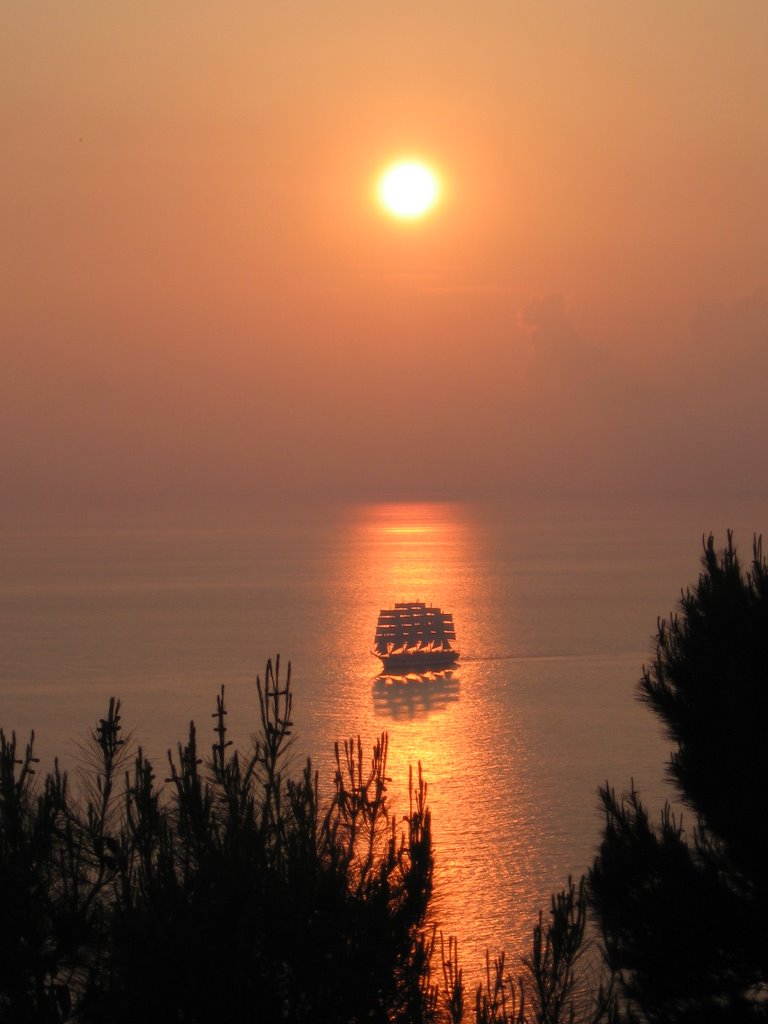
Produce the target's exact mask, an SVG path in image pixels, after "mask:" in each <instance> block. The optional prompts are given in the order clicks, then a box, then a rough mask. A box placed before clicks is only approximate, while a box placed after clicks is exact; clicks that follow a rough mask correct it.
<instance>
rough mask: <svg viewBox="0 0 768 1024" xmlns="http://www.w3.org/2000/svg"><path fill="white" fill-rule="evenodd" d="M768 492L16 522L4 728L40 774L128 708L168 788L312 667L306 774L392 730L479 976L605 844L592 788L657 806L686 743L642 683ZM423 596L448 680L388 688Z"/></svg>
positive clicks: (299, 724)
mask: <svg viewBox="0 0 768 1024" xmlns="http://www.w3.org/2000/svg"><path fill="white" fill-rule="evenodd" d="M762 511H763V509H762V505H761V503H760V502H753V503H742V504H739V505H734V504H732V503H728V502H723V503H720V504H719V505H715V504H713V503H706V504H705V505H702V504H701V503H694V502H686V503H669V502H661V503H660V502H648V501H644V502H635V503H627V504H617V505H616V506H614V508H613V510H612V511H611V512H610V513H608V512H606V511H605V508H604V506H603V505H602V503H597V504H595V503H590V502H585V501H583V500H581V501H577V502H574V501H568V502H536V503H522V502H521V503H517V504H508V505H506V506H498V505H497V506H478V505H474V506H473V505H468V504H447V503H407V504H398V503H386V504H381V503H379V504H361V505H350V506H327V507H318V506H312V507H308V506H304V507H297V506H293V507H292V506H287V505H286V506H282V507H273V508H271V509H269V510H266V511H265V510H262V512H261V513H260V514H257V515H254V516H253V517H252V518H251V519H250V520H248V521H246V522H242V521H241V522H237V523H235V522H232V521H230V522H228V523H227V524H226V525H224V523H219V524H216V525H213V526H212V525H210V524H208V525H207V526H198V527H197V528H194V529H193V528H191V527H189V526H186V527H174V526H172V525H169V524H165V525H162V526H156V527H154V528H152V529H148V528H142V529H139V528H137V527H135V526H131V525H127V524H122V525H121V526H114V525H113V526H111V527H106V526H104V525H91V526H83V525H80V526H79V527H64V526H63V525H62V526H59V527H56V528H50V529H47V530H43V529H39V528H37V529H26V530H20V529H18V528H17V529H15V530H7V531H6V532H5V533H4V535H3V541H4V543H3V555H2V564H1V565H0V569H1V570H2V572H1V573H0V579H1V580H2V584H1V586H0V621H1V622H2V630H1V631H0V665H2V669H1V670H0V671H1V673H2V675H1V684H0V693H1V694H2V699H1V701H0V722H1V723H2V724H3V726H4V727H5V728H6V729H10V728H15V729H16V730H17V731H18V732H19V733H20V735H22V736H24V735H25V734H26V733H27V731H28V730H29V729H31V728H33V727H34V728H35V729H36V733H37V738H38V747H39V750H40V753H41V755H42V758H43V767H50V762H51V758H52V756H53V755H54V754H58V755H59V756H61V758H62V760H63V763H64V764H65V765H66V766H68V767H70V768H75V767H76V765H77V763H78V756H79V755H78V753H77V749H76V743H75V741H76V740H78V739H79V740H82V738H83V736H84V733H85V731H86V730H87V729H88V728H90V727H92V726H93V725H94V724H95V723H96V721H97V719H98V717H100V715H101V714H103V712H104V710H105V708H106V702H107V700H108V698H109V696H111V695H117V696H120V697H121V698H122V700H123V705H124V723H125V726H126V728H127V729H130V730H132V731H133V732H134V734H135V739H136V741H137V742H141V743H142V744H143V746H144V748H145V751H147V752H148V753H149V754H150V756H151V758H152V759H153V761H154V762H155V765H156V768H157V775H158V778H163V777H164V774H165V768H166V762H165V751H166V750H167V749H168V748H169V747H171V748H173V749H174V750H175V745H176V742H177V741H178V740H182V739H184V738H185V737H186V730H187V725H188V721H189V719H190V718H194V719H195V720H196V722H197V726H198V736H199V742H200V746H201V749H202V750H208V748H209V744H210V742H212V740H213V734H212V733H211V732H210V731H209V730H210V727H211V724H212V723H211V718H210V715H211V711H212V709H213V707H214V700H215V695H216V693H217V692H218V688H219V686H220V685H221V684H222V683H223V684H225V686H226V693H227V699H228V703H229V707H230V711H231V715H230V720H229V724H230V727H231V729H232V733H231V735H232V737H233V738H234V739H235V741H236V742H237V744H238V745H239V746H241V747H242V746H245V745H247V742H248V736H249V733H250V731H251V730H252V729H253V728H255V722H256V694H255V686H254V679H255V674H256V672H257V671H258V672H263V668H264V663H265V661H266V658H267V657H270V656H274V655H275V654H276V653H277V652H279V653H280V654H281V655H282V663H281V669H282V671H283V672H285V669H286V662H287V660H288V659H290V660H291V661H292V669H293V674H292V679H293V688H294V694H295V705H294V712H295V713H294V721H295V734H296V744H295V751H294V767H295V770H296V771H298V770H299V769H300V768H301V766H302V764H303V761H304V757H305V756H306V754H311V756H312V758H313V761H314V762H315V764H316V765H317V766H318V767H319V769H320V778H321V789H322V790H323V791H324V792H325V793H326V794H328V793H329V792H330V788H331V779H332V770H333V743H334V742H335V741H337V740H339V741H343V740H344V739H345V738H348V737H352V736H356V735H357V734H360V735H361V736H362V737H363V740H364V742H365V744H366V746H367V748H368V749H370V746H371V744H372V742H373V741H374V739H375V738H376V737H377V736H378V735H379V734H380V733H382V732H384V731H386V732H387V733H388V734H389V743H390V747H389V749H390V762H389V765H390V772H389V774H390V776H391V778H392V784H391V793H392V795H393V797H394V798H395V800H396V803H397V807H398V809H399V810H400V811H401V812H403V813H405V812H407V780H408V768H409V766H413V767H414V769H415V768H416V766H417V764H418V763H419V762H420V763H421V764H422V766H423V770H424V774H425V777H426V779H427V782H428V786H429V792H428V795H429V802H430V804H431V806H432V809H433V816H434V839H435V846H436V857H437V894H436V900H435V908H434V916H435V920H436V922H437V923H438V924H439V926H440V927H441V928H443V929H444V930H445V932H446V934H448V933H453V934H458V935H459V937H460V941H461V949H462V952H463V959H464V963H465V967H466V969H467V972H468V976H470V977H473V976H475V972H476V971H478V970H479V969H480V966H481V964H482V958H483V956H484V952H485V949H486V948H487V947H491V949H492V950H495V949H497V948H498V947H500V946H506V947H507V950H508V952H509V953H510V954H514V953H518V954H519V953H522V952H525V951H526V949H527V942H528V936H529V933H530V929H531V927H532V924H533V921H534V917H535V914H536V912H537V910H538V908H539V907H540V906H542V905H545V904H546V901H547V899H548V896H549V893H550V892H551V891H552V890H553V889H556V888H558V887H559V886H561V885H562V884H563V883H564V882H565V879H566V877H567V875H568V874H569V873H572V874H575V875H578V874H580V873H581V872H582V871H583V870H584V869H585V868H586V867H587V866H588V863H589V861H590V859H591V856H592V854H593V852H594V849H595V846H596V844H597V842H598V839H599V830H600V817H599V814H598V811H597V787H598V785H599V784H600V783H601V782H603V781H604V780H605V779H608V780H610V781H611V783H612V784H614V785H615V786H616V787H617V788H619V789H621V788H625V787H627V786H628V785H629V781H630V778H634V780H635V783H636V785H637V786H638V787H639V788H640V789H641V792H643V793H644V794H645V795H646V797H647V798H648V800H649V803H650V805H651V806H652V807H660V806H661V804H662V803H663V801H664V800H665V799H667V798H669V797H670V796H671V795H672V793H671V791H670V790H668V789H667V788H665V787H663V786H662V778H663V764H664V761H665V759H666V756H667V753H668V750H667V745H666V743H665V742H664V741H663V739H662V738H661V737H660V735H659V730H658V728H657V725H656V723H655V721H654V719H653V717H652V716H651V714H650V712H648V711H647V710H646V709H644V708H642V707H641V706H640V705H638V704H637V702H636V701H635V699H634V686H635V684H636V682H637V680H638V678H639V675H640V671H641V666H642V664H643V662H646V661H647V660H648V659H649V656H650V653H651V647H650V637H651V634H652V633H653V631H654V629H655V624H656V617H657V615H665V614H667V613H668V612H669V611H670V610H672V609H673V607H674V604H675V601H676V599H677V597H678V596H679V592H680V588H681V587H682V586H683V585H685V584H686V583H689V582H692V581H693V580H694V579H695V578H696V576H697V573H698V558H699V554H700V547H699V538H700V536H701V533H702V532H704V531H707V530H709V529H710V528H711V529H717V530H718V531H719V533H720V535H721V536H723V535H724V533H723V531H722V530H720V524H721V523H727V524H731V525H733V526H735V527H736V528H737V530H738V531H739V532H738V534H737V539H739V540H740V541H741V546H742V551H743V552H744V554H745V555H748V554H749V551H750V543H751V532H750V529H751V527H750V524H751V523H753V522H756V521H758V518H759V516H760V514H761V513H762ZM403 598H406V599H410V598H419V599H422V600H425V601H428V602H433V603H435V604H438V605H440V606H441V607H443V608H444V609H446V610H450V611H452V612H453V614H454V616H455V620H456V623H457V628H458V632H459V644H460V648H461V651H462V657H461V661H460V662H459V665H458V667H457V669H456V671H455V672H454V673H453V674H452V675H451V676H449V677H448V678H446V679H442V680H441V679H435V680H432V681H426V680H422V681H419V680H413V681H410V682H408V683H402V682H400V683H391V682H387V681H385V680H384V679H382V678H377V673H378V662H377V661H376V659H374V658H373V657H372V656H371V654H370V649H371V646H372V640H373V632H374V629H375V624H376V617H377V614H378V610H379V608H381V607H385V606H387V605H391V604H393V603H394V602H395V601H398V600H401V599H403Z"/></svg>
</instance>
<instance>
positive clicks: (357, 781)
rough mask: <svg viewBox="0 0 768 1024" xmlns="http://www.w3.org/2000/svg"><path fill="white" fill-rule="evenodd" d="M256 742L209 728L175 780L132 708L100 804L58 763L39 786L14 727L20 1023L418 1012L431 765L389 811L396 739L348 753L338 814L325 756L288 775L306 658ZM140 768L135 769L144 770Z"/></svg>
mask: <svg viewBox="0 0 768 1024" xmlns="http://www.w3.org/2000/svg"><path fill="white" fill-rule="evenodd" d="M258 689H259V701H260V712H261V727H260V732H259V734H258V736H256V737H255V738H254V744H253V748H252V750H251V752H250V754H249V755H248V756H247V757H246V758H243V757H242V756H241V755H240V754H238V753H237V752H233V751H232V749H231V744H230V742H229V741H228V740H227V739H226V732H227V729H226V725H225V722H226V714H227V710H226V707H225V704H224V692H223V690H222V693H221V695H220V696H219V698H218V702H217V710H216V712H215V714H214V717H215V720H216V721H215V736H216V742H215V743H214V745H213V747H212V753H211V756H210V757H208V758H206V759H204V758H203V757H201V756H200V755H199V753H198V741H197V734H196V730H195V727H194V725H191V726H190V731H189V739H188V741H187V743H186V744H184V745H181V744H180V745H179V747H178V751H177V754H176V756H175V757H172V756H171V754H170V753H169V755H168V758H169V777H168V779H167V785H168V787H169V792H168V793H167V794H163V793H162V792H161V789H160V788H159V787H158V786H157V785H156V781H155V773H154V769H153V767H152V765H151V764H150V763H149V761H147V759H146V758H145V757H144V756H143V753H142V751H141V749H140V748H139V750H138V754H137V756H136V757H135V760H134V761H133V764H132V766H129V764H128V758H127V755H126V746H125V741H124V739H123V736H122V726H121V715H120V705H119V702H118V701H115V700H113V701H112V702H111V703H110V707H109V711H108V713H107V716H106V717H105V718H104V719H102V720H101V722H100V723H99V725H98V726H97V728H96V729H95V730H94V732H93V734H92V737H91V746H90V755H91V759H92V764H91V771H90V772H89V773H88V774H87V784H86V788H85V793H84V798H85V799H84V802H83V801H82V800H80V801H78V800H74V799H72V798H71V797H70V794H69V788H68V784H67V779H66V777H65V776H64V775H62V774H61V773H60V772H59V771H58V769H57V770H55V771H54V772H53V773H52V774H51V775H49V776H48V777H47V778H46V780H45V783H44V786H43V787H42V792H38V791H37V789H36V787H35V778H34V771H35V769H34V764H35V759H34V757H33V753H32V745H31V743H30V745H29V746H28V747H27V749H26V752H25V753H24V754H23V755H20V753H19V751H18V750H17V744H16V739H15V737H12V738H11V739H10V740H8V739H7V737H6V736H5V735H3V734H0V901H1V904H0V905H1V906H2V928H0V1021H3V1022H9V1024H10V1022H13V1024H27V1022H29V1024H32V1022H36V1024H37V1022H57V1024H58V1022H63V1021H69V1020H72V1021H81V1022H83V1024H88V1022H106V1021H109V1022H110V1024H121V1022H125V1024H128V1022H130V1024H135V1021H137V1020H143V1021H148V1022H163V1024H165V1022H167V1021H174V1020H180V1021H182V1020H183V1021H185V1022H197V1021H199V1022H206V1024H207V1022H209V1021H212V1020H217V1021H220V1022H233V1024H234V1022H237V1024H243V1022H245V1021H248V1020H254V1021H255V1020H258V1021H299V1020H328V1021H353V1020H370V1021H377V1020H379V1021H382V1022H383V1021H392V1020H395V1021H397V1020H401V1021H406V1020H407V1021H412V1020H413V1021H418V1020H419V1019H420V1015H421V1014H422V1012H423V1008H424V1007H425V1006H426V1005H427V1001H426V998H425V984H426V983H425V978H426V973H425V970H424V964H423V958H424V944H425V940H424V935H423V927H422V926H423V923H424V915H425V913H426V909H427V906H428V903H429V898H430V894H431V888H432V869H433V856H432V846H431V835H430V813H429V810H428V808H427V804H426V786H425V784H424V782H423V780H422V778H421V772H419V776H418V780H417V781H416V782H415V783H413V784H412V787H411V793H410V798H411V803H410V810H409V813H408V815H407V816H406V817H404V818H401V819H400V820H398V819H397V817H396V816H395V815H394V814H393V813H392V811H391V810H390V808H389V803H388V798H387V784H388V782H389V779H388V777H387V774H386V766H387V739H386V735H383V736H382V737H381V738H380V739H379V740H378V742H377V743H376V744H375V746H374V750H373V752H372V754H371V756H370V758H367V757H366V755H365V754H364V752H363V748H362V745H361V744H360V742H359V741H357V742H352V741H349V742H347V743H345V744H344V745H343V747H342V748H339V747H338V746H337V749H336V777H335V789H334V793H333V796H332V799H331V800H330V801H329V803H328V805H327V806H325V807H321V805H320V801H319V798H318V786H317V776H316V774H315V773H314V772H313V770H312V766H311V764H310V763H309V762H308V763H307V765H306V767H305V769H304V771H303V772H302V773H301V774H300V776H299V777H298V778H297V779H292V778H288V777H287V776H286V774H285V756H286V752H287V749H288V746H289V744H290V741H291V700H292V696H291V690H290V669H289V674H288V679H287V680H286V681H285V682H284V683H283V682H281V680H280V678H279V662H278V666H277V667H276V668H275V670H274V671H273V669H272V665H271V664H269V663H268V665H267V672H266V676H265V680H264V684H263V686H262V684H261V681H259V682H258ZM126 769H128V770H127V771H126Z"/></svg>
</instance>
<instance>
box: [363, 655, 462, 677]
mask: <svg viewBox="0 0 768 1024" xmlns="http://www.w3.org/2000/svg"><path fill="white" fill-rule="evenodd" d="M376 657H377V658H380V659H381V663H382V665H383V667H384V670H385V671H387V672H394V673H396V674H397V675H401V674H402V673H403V672H409V671H410V672H432V671H433V670H435V669H439V668H445V667H446V666H447V665H454V664H455V663H456V662H457V661H458V660H459V653H458V651H421V652H419V651H415V652H412V653H409V652H408V651H403V652H402V653H400V654H377V655H376Z"/></svg>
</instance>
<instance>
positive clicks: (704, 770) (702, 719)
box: [589, 532, 768, 1022]
mask: <svg viewBox="0 0 768 1024" xmlns="http://www.w3.org/2000/svg"><path fill="white" fill-rule="evenodd" d="M702 565H703V571H702V573H701V575H700V577H699V580H698V583H697V585H696V586H694V587H693V588H691V589H688V590H686V591H684V592H683V594H682V598H681V601H680V606H679V610H678V613H677V614H675V615H672V616H671V617H670V618H669V619H668V620H661V621H660V622H659V625H658V633H657V638H656V652H655V657H654V660H653V662H652V664H651V665H650V667H648V668H647V669H646V670H645V671H644V673H643V676H642V679H641V681H640V698H641V699H642V700H643V701H644V702H645V703H647V704H648V705H649V706H650V707H651V709H652V710H653V711H654V713H655V714H657V715H658V716H659V718H660V719H661V720H662V721H663V723H664V725H665V727H666V729H667V732H668V735H669V737H670V739H671V740H672V742H673V743H674V748H673V752H672V756H671V759H670V762H669V766H668V771H669V775H670V778H671V780H672V782H673V784H674V785H675V787H676V789H677V792H678V794H679V796H680V798H681V800H682V801H683V802H684V804H686V805H687V807H688V808H689V809H690V811H691V812H692V813H693V817H694V827H693V828H692V830H687V829H686V828H685V827H684V820H683V817H682V816H678V815H676V814H674V813H673V812H672V810H671V809H670V807H669V806H666V807H665V808H664V810H663V812H662V815H661V820H660V822H659V824H658V825H655V826H654V825H653V824H652V823H651V821H650V819H649V816H648V813H647V811H646V808H645V807H644V806H643V804H642V802H641V800H640V798H639V796H638V794H637V792H636V791H635V790H634V787H632V788H631V789H630V791H629V792H628V793H625V794H624V795H623V796H621V797H619V796H617V794H616V792H615V791H614V790H613V789H612V788H610V787H609V786H607V785H606V786H605V787H604V788H603V789H602V790H601V796H602V800H603V804H604V808H605V814H606V825H605V832H604V836H603V840H602V845H601V847H600V851H599V855H598V857H597V859H596V860H595V862H594V865H593V867H592V870H591V872H590V879H589V880H590V890H591V900H592V903H593V906H594V909H595V911H596V915H597V919H598V921H599V924H600V926H601V929H602V936H603V941H604V950H605V956H606V961H607V964H608V967H609V969H610V971H611V972H612V976H613V978H614V980H615V982H616V985H617V989H618V991H619V993H620V1000H619V1007H620V1009H619V1016H620V1017H621V1018H623V1019H625V1020H627V1021H634V1020H640V1021H653V1022H656V1021H659V1022H660V1021H665V1022H688V1021H690V1022H693V1021H696V1022H706V1021H758V1020H767V1019H768V939H767V938H766V934H767V932H766V923H767V922H768V828H766V821H767V820H768V742H766V724H767V723H768V569H767V567H766V562H765V559H764V558H763V553H762V545H761V541H760V540H758V539H756V540H755V542H754V548H753V558H752V564H751V568H750V569H749V570H748V571H746V572H745V571H743V569H742V567H741V564H740V562H739V558H738V556H737V553H736V550H735V547H734V544H733V536H732V534H731V533H730V532H729V533H728V537H727V543H726V546H725V549H724V550H723V551H721V552H719V553H718V552H717V551H716V549H715V542H714V538H713V537H712V536H710V537H709V538H708V539H707V540H706V541H705V543H704V555H703V558H702Z"/></svg>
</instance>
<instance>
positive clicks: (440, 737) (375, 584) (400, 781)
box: [334, 503, 535, 978]
mask: <svg viewBox="0 0 768 1024" xmlns="http://www.w3.org/2000/svg"><path fill="white" fill-rule="evenodd" d="M344 545H345V554H344V558H343V559H342V562H343V577H344V578H343V592H344V593H346V595H347V599H348V602H349V603H348V605H347V607H346V609H344V613H343V614H340V615H339V616H338V619H339V622H340V623H343V625H340V628H339V631H338V633H337V636H336V644H337V650H336V657H337V663H341V664H343V663H344V660H345V658H346V659H349V658H350V653H349V652H350V650H354V651H356V652H360V653H359V655H358V654H355V665H356V669H355V671H354V672H353V676H354V677H355V678H356V679H357V680H358V683H357V685H355V686H351V687H350V686H343V685H342V686H340V687H339V690H338V692H337V694H336V701H337V704H336V708H335V712H336V713H335V716H334V717H336V718H337V720H338V722H339V724H340V725H342V723H343V726H342V728H345V729H347V730H349V728H350V724H351V723H361V724H362V723H367V724H368V727H369V729H371V732H370V733H369V736H368V739H369V740H370V739H371V738H372V737H373V736H375V735H377V734H378V733H380V732H382V731H387V732H388V733H389V737H390V742H389V757H390V763H389V775H390V777H391V778H392V788H391V794H392V796H393V797H394V799H395V802H396V806H397V808H398V810H400V812H402V811H403V810H404V809H405V808H407V779H408V768H409V766H414V767H415V766H416V765H417V764H418V763H421V765H422V767H423V770H424V774H425V777H426V779H427V783H428V787H429V789H428V797H429V803H430V806H431V808H432V814H433V833H434V840H435V849H436V896H435V900H434V920H435V923H436V924H437V925H438V928H440V929H443V930H444V931H445V934H446V936H447V935H448V934H449V933H450V934H457V935H458V936H459V938H460V942H461V949H462V951H463V962H464V967H465V971H466V974H467V976H468V978H474V977H475V976H476V972H479V970H480V968H481V965H482V963H483V960H484V956H485V950H486V948H487V947H488V946H490V947H491V950H492V952H493V951H496V950H497V949H498V946H499V945H501V944H503V945H505V946H506V947H507V950H508V952H509V953H510V954H512V953H513V952H520V951H522V947H523V941H524V940H523V936H524V935H527V934H528V932H529V930H530V926H531V924H532V914H533V908H532V907H531V906H530V892H529V890H530V884H529V882H528V878H529V877H532V876H533V874H534V865H533V859H534V856H535V854H534V850H533V847H532V845H531V844H530V843H529V841H528V840H529V838H530V835H531V832H530V828H529V826H530V819H531V799H530V792H529V788H528V779H527V775H526V772H525V770H524V769H525V762H526V751H525V740H524V735H523V733H522V728H521V723H520V722H519V721H515V720H514V717H513V716H511V715H510V709H509V702H508V699H507V694H506V693H505V692H504V690H503V689H500V688H499V685H498V679H499V672H498V665H496V667H495V668H494V669H493V670H492V671H491V669H490V666H491V665H493V663H492V662H490V661H488V660H485V659H486V658H487V657H488V656H491V655H493V654H495V653H498V650H499V642H498V637H497V636H495V635H494V634H493V630H494V628H495V624H494V623H493V622H492V617H491V616H490V615H488V614H487V613H488V610H489V609H491V608H493V607H494V605H495V604H496V600H495V595H494V594H493V593H492V582H491V577H490V576H489V574H488V572H487V561H486V556H485V554H484V549H483V545H482V539H481V538H479V537H478V535H477V530H476V524H475V522H474V521H473V520H472V518H471V517H470V516H469V515H468V514H467V513H466V512H465V510H464V509H463V507H462V506H460V505H454V504H444V503H423V504H395V503H391V504H380V505H369V506H364V507H360V508H358V509H357V512H356V515H355V516H354V518H353V519H352V521H351V522H349V523H348V527H347V530H346V535H345V541H344ZM404 600H407V601H424V602H426V603H427V604H434V605H437V606H439V607H440V608H442V609H443V610H444V611H447V612H451V613H453V616H454V621H455V623H456V629H457V642H458V647H459V649H460V650H461V660H460V661H459V662H458V664H457V665H456V667H455V668H452V669H450V670H447V671H444V672H440V673H431V674H427V675H424V676H419V675H418V674H415V673H414V674H411V675H409V676H401V677H393V676H386V675H383V674H378V673H379V672H380V668H381V666H380V664H379V663H378V662H377V661H375V660H374V658H373V657H372V656H371V654H370V651H371V648H372V644H373V634H374V630H375V626H376V621H377V617H378V613H379V610H380V609H382V608H387V607H391V606H392V605H394V604H395V603H396V602H398V601H404ZM366 677H367V682H366V681H365V680H366ZM510 822H512V827H510ZM515 822H517V823H518V825H517V826H515ZM523 906H525V911H524V912H521V909H522V907H523Z"/></svg>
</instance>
